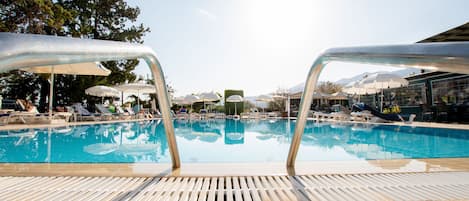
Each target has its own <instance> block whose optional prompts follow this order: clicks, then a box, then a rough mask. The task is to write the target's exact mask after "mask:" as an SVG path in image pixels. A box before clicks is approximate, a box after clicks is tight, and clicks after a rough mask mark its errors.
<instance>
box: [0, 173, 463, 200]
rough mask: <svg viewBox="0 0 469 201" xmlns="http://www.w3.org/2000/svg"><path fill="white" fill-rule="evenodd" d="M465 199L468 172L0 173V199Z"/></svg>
mask: <svg viewBox="0 0 469 201" xmlns="http://www.w3.org/2000/svg"><path fill="white" fill-rule="evenodd" d="M463 199H464V200H465V199H469V173H468V172H435V173H381V174H325V175H304V176H239V177H237V176H234V177H229V176H225V177H69V176H62V177H0V200H279V201H280V200H281V201H284V200H463Z"/></svg>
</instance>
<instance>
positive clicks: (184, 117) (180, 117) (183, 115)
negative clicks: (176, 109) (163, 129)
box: [176, 112, 190, 120]
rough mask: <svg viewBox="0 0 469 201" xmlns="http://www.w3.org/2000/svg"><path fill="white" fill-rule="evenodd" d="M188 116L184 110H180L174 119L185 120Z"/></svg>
mask: <svg viewBox="0 0 469 201" xmlns="http://www.w3.org/2000/svg"><path fill="white" fill-rule="evenodd" d="M189 118H190V116H189V114H187V113H186V112H180V113H178V114H176V119H179V120H187V119H189Z"/></svg>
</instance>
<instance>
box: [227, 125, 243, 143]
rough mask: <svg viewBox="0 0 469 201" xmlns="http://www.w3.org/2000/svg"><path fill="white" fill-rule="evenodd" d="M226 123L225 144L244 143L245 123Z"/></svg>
mask: <svg viewBox="0 0 469 201" xmlns="http://www.w3.org/2000/svg"><path fill="white" fill-rule="evenodd" d="M225 125H226V126H225V144H244V123H243V122H242V121H226V124H225Z"/></svg>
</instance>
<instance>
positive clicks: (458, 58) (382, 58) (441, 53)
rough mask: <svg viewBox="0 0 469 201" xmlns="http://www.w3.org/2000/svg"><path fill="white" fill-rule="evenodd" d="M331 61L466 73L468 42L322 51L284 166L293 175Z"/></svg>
mask: <svg viewBox="0 0 469 201" xmlns="http://www.w3.org/2000/svg"><path fill="white" fill-rule="evenodd" d="M332 61H343V62H352V63H363V64H379V65H388V66H397V67H413V68H420V69H427V70H437V71H445V72H453V73H464V74H469V42H451V43H417V44H411V45H389V46H371V47H349V48H332V49H328V50H326V51H325V52H323V53H322V54H321V55H320V56H319V57H318V58H317V59H316V60H315V61H314V63H313V65H312V67H311V69H310V71H309V73H308V77H307V80H306V82H305V87H304V91H303V95H302V97H301V103H300V108H299V113H298V117H297V120H296V126H295V132H294V135H293V138H292V142H291V144H290V150H289V152H288V158H287V169H288V170H289V172H290V173H291V172H293V174H294V166H295V160H296V156H297V153H298V149H299V147H300V142H301V137H302V135H303V131H304V128H305V124H306V118H307V114H308V111H309V108H310V105H311V102H312V100H313V91H314V89H315V88H316V83H317V80H318V78H319V75H320V73H321V71H322V69H323V68H324V67H325V66H326V65H327V63H329V62H332Z"/></svg>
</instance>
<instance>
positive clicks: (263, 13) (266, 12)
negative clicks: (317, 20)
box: [243, 0, 314, 47]
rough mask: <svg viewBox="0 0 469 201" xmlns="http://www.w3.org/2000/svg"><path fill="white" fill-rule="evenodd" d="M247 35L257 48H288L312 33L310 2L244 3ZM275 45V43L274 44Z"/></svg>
mask: <svg viewBox="0 0 469 201" xmlns="http://www.w3.org/2000/svg"><path fill="white" fill-rule="evenodd" d="M245 4H246V5H245V6H243V8H245V13H244V18H245V19H244V20H245V21H246V25H247V27H248V30H247V31H248V32H249V33H248V34H249V36H251V37H252V39H253V41H255V42H256V43H261V44H259V45H266V46H279V45H280V46H282V47H283V46H289V45H291V42H295V41H297V42H298V40H302V39H305V38H306V37H307V36H310V35H311V34H312V32H313V23H314V20H312V19H313V18H314V14H313V13H314V12H313V2H312V1H308V0H295V1H269V0H254V1H246V2H245ZM273 42H275V43H273Z"/></svg>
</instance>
